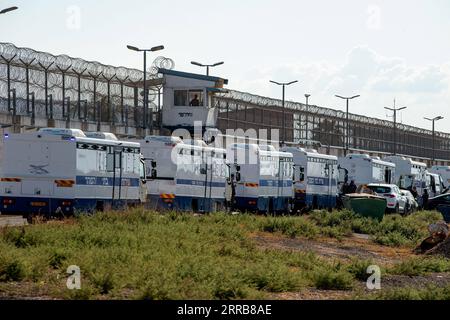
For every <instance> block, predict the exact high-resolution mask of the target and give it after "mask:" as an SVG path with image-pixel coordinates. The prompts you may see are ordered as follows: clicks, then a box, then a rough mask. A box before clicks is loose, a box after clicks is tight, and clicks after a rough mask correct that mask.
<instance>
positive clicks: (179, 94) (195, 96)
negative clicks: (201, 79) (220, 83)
mask: <svg viewBox="0 0 450 320" xmlns="http://www.w3.org/2000/svg"><path fill="white" fill-rule="evenodd" d="M174 105H175V106H178V107H187V106H191V107H200V106H203V90H174Z"/></svg>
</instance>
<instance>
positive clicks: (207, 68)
mask: <svg viewBox="0 0 450 320" xmlns="http://www.w3.org/2000/svg"><path fill="white" fill-rule="evenodd" d="M206 75H207V76H209V66H206Z"/></svg>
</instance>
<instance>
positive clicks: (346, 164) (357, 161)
mask: <svg viewBox="0 0 450 320" xmlns="http://www.w3.org/2000/svg"><path fill="white" fill-rule="evenodd" d="M338 169H339V170H340V177H339V190H340V191H341V190H342V187H343V184H344V183H345V181H348V182H349V183H350V182H351V181H352V180H353V181H354V182H355V184H356V185H357V186H360V185H365V184H369V183H385V184H394V180H395V164H394V163H392V162H387V161H382V160H380V158H379V157H373V158H372V157H370V156H369V155H368V154H348V155H347V156H345V157H341V158H339V159H338Z"/></svg>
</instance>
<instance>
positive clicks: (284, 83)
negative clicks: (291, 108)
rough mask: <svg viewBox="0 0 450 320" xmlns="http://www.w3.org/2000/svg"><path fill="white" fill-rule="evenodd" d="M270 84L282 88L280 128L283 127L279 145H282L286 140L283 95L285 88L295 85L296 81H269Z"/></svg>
mask: <svg viewBox="0 0 450 320" xmlns="http://www.w3.org/2000/svg"><path fill="white" fill-rule="evenodd" d="M270 82H271V83H274V84H276V85H279V86H281V87H282V88H283V95H282V97H283V99H282V109H283V119H282V127H283V130H282V132H283V136H282V139H281V145H284V142H285V140H286V117H285V108H284V104H285V93H286V86H290V85H291V84H294V83H297V82H298V80H295V81H291V82H277V81H272V80H270Z"/></svg>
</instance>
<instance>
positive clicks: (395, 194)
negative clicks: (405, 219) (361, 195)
mask: <svg viewBox="0 0 450 320" xmlns="http://www.w3.org/2000/svg"><path fill="white" fill-rule="evenodd" d="M367 188H368V189H370V190H372V191H373V192H375V193H376V194H377V195H378V196H380V197H384V198H386V201H387V211H388V212H392V213H400V212H401V213H403V214H406V213H407V211H408V208H407V198H406V197H405V196H403V195H402V192H401V191H400V189H399V188H398V187H397V186H396V185H395V184H378V183H371V184H368V185H367Z"/></svg>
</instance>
